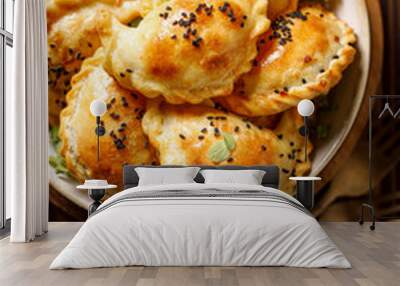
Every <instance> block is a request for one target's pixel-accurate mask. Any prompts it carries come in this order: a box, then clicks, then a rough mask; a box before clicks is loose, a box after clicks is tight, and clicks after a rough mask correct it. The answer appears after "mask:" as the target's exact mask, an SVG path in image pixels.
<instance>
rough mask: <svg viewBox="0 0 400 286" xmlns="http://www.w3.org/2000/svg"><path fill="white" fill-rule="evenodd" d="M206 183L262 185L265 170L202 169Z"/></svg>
mask: <svg viewBox="0 0 400 286" xmlns="http://www.w3.org/2000/svg"><path fill="white" fill-rule="evenodd" d="M200 174H202V175H203V177H204V183H205V184H213V183H218V184H246V185H261V183H262V179H263V178H264V175H265V171H261V170H202V171H200Z"/></svg>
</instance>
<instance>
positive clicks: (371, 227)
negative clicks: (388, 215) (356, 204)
mask: <svg viewBox="0 0 400 286" xmlns="http://www.w3.org/2000/svg"><path fill="white" fill-rule="evenodd" d="M364 209H367V210H369V211H370V212H371V217H372V224H371V225H370V226H369V229H370V230H375V221H376V216H375V208H374V207H373V206H372V205H371V204H366V203H364V204H362V205H361V216H360V220H359V221H358V223H359V224H360V225H363V224H364Z"/></svg>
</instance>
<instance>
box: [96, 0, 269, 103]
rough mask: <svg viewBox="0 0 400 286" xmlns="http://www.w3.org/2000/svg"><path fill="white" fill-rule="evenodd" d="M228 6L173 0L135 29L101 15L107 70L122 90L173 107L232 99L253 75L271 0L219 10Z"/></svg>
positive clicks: (243, 0)
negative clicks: (224, 97)
mask: <svg viewBox="0 0 400 286" xmlns="http://www.w3.org/2000/svg"><path fill="white" fill-rule="evenodd" d="M224 2H225V1H220V0H218V1H209V0H207V1H204V0H171V1H168V2H167V3H164V4H162V5H161V6H159V7H157V8H156V9H154V10H153V11H151V12H150V13H149V14H148V15H147V16H146V17H145V18H144V19H143V21H142V22H141V23H140V25H139V26H138V28H136V29H132V28H128V27H125V26H123V25H121V24H120V23H118V21H115V20H114V19H113V18H112V17H111V15H110V14H109V13H107V12H103V13H101V15H99V22H98V23H99V31H100V33H101V38H102V42H103V45H104V46H105V47H106V50H107V62H106V69H107V70H108V71H109V72H110V73H112V74H113V76H114V77H115V78H116V79H117V80H118V82H119V83H120V84H121V85H122V86H124V87H126V88H128V89H131V90H138V91H140V92H141V93H142V94H143V95H144V96H146V97H148V98H155V97H158V96H161V95H162V96H163V97H165V99H166V100H167V101H168V102H170V103H174V104H180V103H184V102H189V103H200V102H201V101H203V100H204V99H206V98H211V97H215V96H222V95H228V94H230V93H231V92H232V90H233V84H234V81H235V80H236V79H237V78H238V77H239V76H240V75H242V74H243V73H245V72H248V71H249V70H250V69H251V66H252V61H253V59H254V58H255V57H256V55H257V51H256V41H257V39H258V36H259V35H261V34H262V33H264V32H265V31H266V30H267V29H268V27H269V21H268V19H267V17H266V9H267V0H231V1H227V2H228V3H229V6H228V7H227V8H220V7H223V6H224V4H223V3H224ZM204 3H207V4H206V5H207V6H199V5H205V4H204ZM211 6H212V7H213V8H211ZM199 7H200V8H199ZM220 9H222V10H224V9H225V10H224V12H222V11H220ZM210 11H211V12H210Z"/></svg>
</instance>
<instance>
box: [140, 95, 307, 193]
mask: <svg viewBox="0 0 400 286" xmlns="http://www.w3.org/2000/svg"><path fill="white" fill-rule="evenodd" d="M301 125H302V119H301V118H300V117H299V115H298V114H297V111H296V109H294V110H290V111H288V112H286V113H285V114H284V115H283V117H282V119H281V121H280V123H279V124H278V127H277V128H276V130H275V131H271V130H269V129H264V128H263V129H260V128H258V127H257V126H255V125H254V124H252V123H251V122H249V121H247V120H245V119H242V118H240V117H238V116H235V115H233V114H229V113H225V112H223V111H220V110H218V109H215V108H212V107H207V106H202V105H169V104H167V103H159V102H154V101H153V102H150V103H149V106H148V111H147V112H146V114H145V116H144V118H143V122H142V126H143V130H144V132H145V133H146V134H147V135H148V137H149V140H150V143H151V144H152V145H153V146H154V147H155V148H156V150H157V151H158V154H159V160H160V163H161V165H244V166H251V165H269V164H277V165H278V166H280V167H281V170H282V174H281V176H282V180H281V182H282V185H281V188H282V189H283V190H285V191H287V192H289V193H291V192H292V189H293V188H292V186H293V185H292V184H291V183H290V182H289V180H288V177H289V176H290V175H302V174H305V173H306V172H307V171H308V170H309V168H310V163H309V162H308V163H303V162H302V161H301V160H304V159H303V158H304V153H303V149H302V146H303V145H304V139H303V137H302V136H300V135H299V133H298V128H299V127H300V126H301ZM225 134H230V135H231V136H233V138H234V141H235V148H234V149H233V150H232V151H230V154H229V157H227V158H226V159H225V160H222V161H219V160H218V162H216V161H215V160H214V158H213V157H212V156H210V149H211V148H213V146H214V145H215V144H216V143H217V142H223V141H224V135H225ZM310 149H311V144H310Z"/></svg>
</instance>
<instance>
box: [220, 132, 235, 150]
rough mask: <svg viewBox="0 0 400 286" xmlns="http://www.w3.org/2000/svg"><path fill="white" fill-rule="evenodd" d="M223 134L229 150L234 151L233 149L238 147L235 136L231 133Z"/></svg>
mask: <svg viewBox="0 0 400 286" xmlns="http://www.w3.org/2000/svg"><path fill="white" fill-rule="evenodd" d="M223 135H224V142H225V145H226V147H227V148H228V150H229V151H233V149H235V147H236V142H235V138H234V137H233V136H232V134H230V133H225V132H224V133H223Z"/></svg>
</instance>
